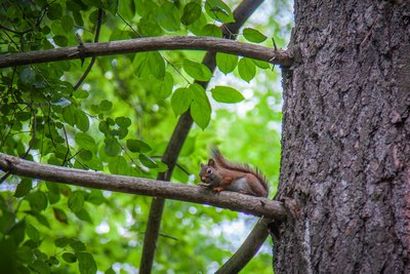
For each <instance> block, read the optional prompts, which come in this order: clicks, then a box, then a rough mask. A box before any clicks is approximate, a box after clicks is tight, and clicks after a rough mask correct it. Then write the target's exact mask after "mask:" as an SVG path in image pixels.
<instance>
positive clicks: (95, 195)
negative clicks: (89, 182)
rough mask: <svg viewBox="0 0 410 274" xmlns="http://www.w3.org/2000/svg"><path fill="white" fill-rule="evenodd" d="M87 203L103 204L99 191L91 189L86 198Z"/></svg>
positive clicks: (102, 197) (103, 199) (103, 200)
mask: <svg viewBox="0 0 410 274" xmlns="http://www.w3.org/2000/svg"><path fill="white" fill-rule="evenodd" d="M87 202H89V203H92V204H94V205H101V204H102V203H104V202H105V198H104V196H103V194H102V192H101V190H97V189H93V190H91V193H90V194H89V195H88V196H87Z"/></svg>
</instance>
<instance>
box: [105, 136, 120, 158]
mask: <svg viewBox="0 0 410 274" xmlns="http://www.w3.org/2000/svg"><path fill="white" fill-rule="evenodd" d="M104 143H105V146H104V151H105V153H107V155H109V156H112V157H114V156H117V155H118V154H119V153H120V152H121V146H120V144H119V143H118V141H117V140H116V139H114V138H105V140H104Z"/></svg>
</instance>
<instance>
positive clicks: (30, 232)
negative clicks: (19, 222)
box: [26, 224, 40, 242]
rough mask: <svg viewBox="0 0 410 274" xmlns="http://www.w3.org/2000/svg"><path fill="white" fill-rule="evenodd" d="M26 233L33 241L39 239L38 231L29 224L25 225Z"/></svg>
mask: <svg viewBox="0 0 410 274" xmlns="http://www.w3.org/2000/svg"><path fill="white" fill-rule="evenodd" d="M26 233H27V236H29V237H30V239H32V240H33V241H35V242H38V241H39V240H40V232H38V230H37V228H35V227H34V226H32V225H31V224H27V225H26Z"/></svg>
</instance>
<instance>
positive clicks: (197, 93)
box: [0, 0, 291, 273]
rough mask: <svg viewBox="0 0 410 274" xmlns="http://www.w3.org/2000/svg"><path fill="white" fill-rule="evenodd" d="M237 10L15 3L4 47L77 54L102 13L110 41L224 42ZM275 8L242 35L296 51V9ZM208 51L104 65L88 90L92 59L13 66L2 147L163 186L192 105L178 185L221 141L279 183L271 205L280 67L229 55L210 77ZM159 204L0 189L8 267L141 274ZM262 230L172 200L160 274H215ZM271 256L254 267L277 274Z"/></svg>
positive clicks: (74, 0)
mask: <svg viewBox="0 0 410 274" xmlns="http://www.w3.org/2000/svg"><path fill="white" fill-rule="evenodd" d="M268 2H270V1H268ZM237 4H238V3H237V2H236V1H227V2H226V3H223V2H222V1H219V0H213V1H196V0H193V1H186V0H180V1H166V0H157V1H151V0H135V1H133V0H128V1H118V2H117V1H105V0H71V1H68V0H67V1H44V0H37V1H12V0H3V1H1V5H0V18H1V19H0V51H1V54H5V53H12V52H20V51H33V50H40V49H50V48H54V47H64V46H73V45H78V43H79V42H78V41H77V39H76V34H77V35H78V36H79V37H81V40H82V41H83V42H92V41H93V40H94V33H95V28H96V22H97V17H98V9H99V8H101V9H102V10H103V13H104V16H103V22H102V27H101V35H100V39H99V40H100V41H102V42H105V41H112V40H123V39H130V38H138V37H142V36H162V35H199V36H202V35H206V36H217V37H221V31H220V29H219V28H218V27H219V26H220V25H221V24H222V23H226V22H230V21H232V18H233V17H232V10H233V9H234V7H235V6H236V5H237ZM264 5H265V6H264V7H261V8H260V9H259V12H257V13H255V15H254V16H253V18H255V17H256V18H258V17H259V18H264V20H263V21H262V22H260V20H259V21H258V20H250V22H249V23H248V24H246V30H244V32H243V35H242V33H241V34H240V35H239V37H238V38H239V40H244V41H245V38H246V39H247V40H248V41H249V42H257V43H260V42H262V43H263V44H264V45H267V46H272V42H271V41H270V39H269V37H272V36H273V37H274V38H275V41H276V43H277V45H278V46H279V47H284V46H285V45H286V40H287V37H288V33H289V29H290V21H291V20H290V19H291V17H290V15H289V14H290V7H289V4H288V3H286V2H282V1H275V4H272V3H265V4H264ZM273 5H274V6H273ZM266 38H268V39H266ZM203 56H204V52H199V51H198V52H193V51H190V52H188V51H173V52H150V53H138V54H127V55H121V56H109V57H99V58H97V60H96V63H95V64H94V66H93V67H92V71H91V73H90V74H89V75H88V77H87V78H86V80H85V82H84V83H83V84H82V86H81V87H80V88H79V89H78V90H74V88H73V86H74V84H75V83H76V82H77V81H78V79H79V78H80V77H81V75H82V73H83V71H84V70H85V68H86V66H87V65H88V63H89V62H90V60H85V61H84V64H82V61H81V60H74V61H62V62H53V63H45V64H38V65H31V66H22V67H15V68H8V69H2V70H0V113H1V115H0V125H1V126H0V151H1V152H3V153H7V154H11V155H19V156H22V157H25V158H26V159H29V160H33V161H36V162H42V163H49V164H53V165H62V166H66V167H75V168H82V169H91V170H96V171H103V172H106V173H112V174H123V175H129V176H139V177H147V178H155V177H156V175H157V174H158V172H161V171H164V170H165V169H166V165H164V164H163V163H161V161H160V157H161V155H162V153H163V152H164V150H165V147H166V145H167V143H168V141H169V138H170V136H171V133H172V131H173V129H174V127H175V125H176V122H177V119H178V116H179V115H180V114H181V113H183V112H184V111H185V110H187V109H188V108H189V107H190V109H191V114H192V116H193V117H194V120H195V123H196V124H195V125H194V127H193V129H192V130H191V132H190V134H189V137H188V139H187V140H186V142H185V145H184V147H183V151H182V153H181V155H180V157H179V159H178V167H177V168H176V169H175V171H174V174H173V177H172V181H174V182H181V183H187V184H195V183H197V182H198V181H199V180H198V178H197V177H196V174H197V173H198V168H199V164H200V162H204V161H206V159H207V154H208V149H209V146H210V145H211V144H217V145H218V146H219V148H220V149H221V150H222V151H223V152H224V154H225V155H226V157H227V158H228V159H232V160H235V161H240V162H247V163H250V164H252V165H253V166H257V167H259V168H260V169H261V170H262V171H263V172H264V173H265V174H266V175H267V177H268V178H269V179H270V183H271V193H270V196H271V197H272V196H273V194H274V192H275V188H276V185H277V180H278V172H279V164H280V163H279V159H280V122H281V111H280V110H281V94H280V83H279V80H280V78H279V77H280V75H279V70H278V69H276V68H275V69H274V70H272V69H271V67H270V66H269V65H267V64H266V63H263V62H256V61H255V60H251V59H246V58H241V57H239V58H237V57H235V56H230V55H226V54H218V56H217V64H218V69H217V72H216V74H211V73H210V72H209V71H207V69H206V68H204V67H203V66H201V65H200V62H201V60H202V57H203ZM225 74H226V75H225ZM195 79H197V80H202V81H206V80H209V79H211V83H210V85H209V89H208V90H207V91H204V90H203V89H202V90H201V88H198V86H195V85H192V83H193V82H194V80H195ZM215 86H222V87H218V88H216V89H214V87H215ZM226 87H230V88H226ZM232 88H234V89H232ZM226 103H228V104H226ZM233 103H235V104H233ZM149 205H150V198H149V197H142V196H135V195H126V194H120V193H111V192H107V191H99V190H92V189H84V188H78V187H71V186H66V185H62V184H55V183H52V182H43V181H39V180H32V179H29V178H21V177H16V176H11V177H9V178H8V179H7V180H6V182H4V183H3V184H2V185H1V192H0V266H1V269H2V270H4V271H6V272H8V273H12V272H13V271H18V272H19V273H29V272H38V273H51V272H52V273H76V272H81V273H95V272H96V270H97V269H98V270H99V271H102V272H106V273H114V272H116V273H133V272H136V271H137V268H138V265H139V260H140V256H141V251H142V242H143V236H144V231H145V226H146V222H147V215H148V211H149ZM255 221H256V218H253V217H249V216H244V215H242V214H237V213H235V212H231V211H227V210H221V209H217V208H213V207H209V206H201V205H195V204H189V203H182V202H176V201H170V200H169V201H167V203H166V209H165V212H164V216H163V222H162V227H161V237H160V239H159V242H158V250H157V254H156V259H155V263H154V272H155V273H165V272H166V273H193V272H194V273H207V272H212V271H214V270H216V269H217V268H218V266H219V265H221V264H222V263H223V262H224V260H226V259H227V258H229V257H230V255H231V254H232V252H234V251H235V250H236V249H237V247H239V245H240V244H241V241H242V240H243V239H244V238H245V236H246V233H247V231H249V230H250V229H251V227H252V224H253V223H254V222H255ZM238 228H239V229H238ZM270 248H271V243H267V244H266V246H265V248H264V249H263V250H262V251H261V252H260V254H259V255H258V256H257V257H256V258H255V259H253V260H252V262H251V263H250V264H249V265H248V266H247V268H246V269H245V270H244V271H243V272H244V273H271V272H272V267H271V263H272V257H271V256H272V255H271V251H270ZM113 271H114V272H113Z"/></svg>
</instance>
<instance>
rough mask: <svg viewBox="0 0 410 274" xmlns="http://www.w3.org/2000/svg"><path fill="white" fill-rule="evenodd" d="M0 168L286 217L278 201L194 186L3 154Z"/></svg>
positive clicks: (27, 174)
mask: <svg viewBox="0 0 410 274" xmlns="http://www.w3.org/2000/svg"><path fill="white" fill-rule="evenodd" d="M0 168H1V169H2V170H4V171H6V172H10V173H11V174H15V175H20V176H26V177H31V178H37V179H42V180H47V181H52V182H59V183H65V184H70V185H77V186H83V187H91V188H97V189H103V190H110V191H115V192H124V193H133V194H140V195H146V196H155V197H161V198H167V199H173V200H179V201H186V202H193V203H199V204H208V205H212V206H217V207H222V208H228V209H231V210H235V211H239V212H244V213H247V214H252V215H256V216H269V217H271V218H277V219H282V218H284V217H285V215H286V211H285V209H284V208H283V206H282V203H281V202H277V201H270V200H268V199H266V198H259V197H253V196H248V195H242V194H239V193H233V192H223V193H219V194H213V193H212V192H211V191H209V190H206V189H204V188H202V187H198V186H192V185H184V184H177V183H171V182H167V181H159V180H152V179H145V178H137V177H129V176H120V175H109V174H104V173H101V172H95V171H88V170H82V169H74V168H66V167H59V166H53V165H46V164H39V163H35V162H32V161H27V160H23V159H21V158H18V157H14V156H10V155H7V154H4V153H0Z"/></svg>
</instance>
